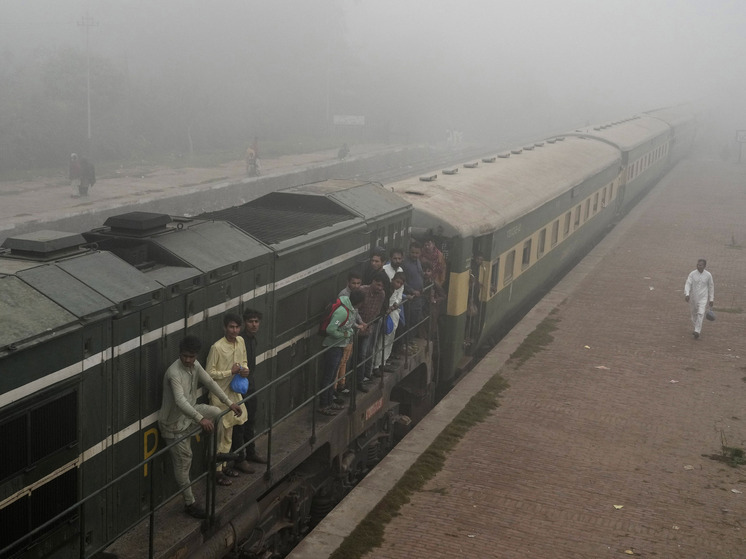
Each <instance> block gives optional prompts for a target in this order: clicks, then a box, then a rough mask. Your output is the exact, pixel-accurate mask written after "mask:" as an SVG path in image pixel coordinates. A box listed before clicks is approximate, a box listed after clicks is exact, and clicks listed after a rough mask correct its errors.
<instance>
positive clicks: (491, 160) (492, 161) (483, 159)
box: [482, 155, 497, 163]
mask: <svg viewBox="0 0 746 559" xmlns="http://www.w3.org/2000/svg"><path fill="white" fill-rule="evenodd" d="M496 160H497V157H495V156H494V155H493V156H492V157H483V158H482V161H484V162H485V163H494V162H495V161H496Z"/></svg>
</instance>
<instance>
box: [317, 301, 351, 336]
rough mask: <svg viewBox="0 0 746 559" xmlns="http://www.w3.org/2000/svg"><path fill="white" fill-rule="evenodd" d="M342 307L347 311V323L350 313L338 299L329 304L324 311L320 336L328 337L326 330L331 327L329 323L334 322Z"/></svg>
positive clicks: (320, 325)
mask: <svg viewBox="0 0 746 559" xmlns="http://www.w3.org/2000/svg"><path fill="white" fill-rule="evenodd" d="M340 306H341V307H342V308H344V310H345V311H347V318H345V322H347V320H348V319H349V318H350V311H349V310H348V309H347V307H345V306H343V305H342V301H341V300H340V299H337V300H336V301H334V302H333V303H329V304H328V305H327V306H326V308H325V309H324V318H323V320H322V321H321V324H319V331H318V334H319V336H326V329H327V328H328V327H329V323H330V322H331V321H332V316H334V312H335V311H336V310H337V309H338V308H339V307H340Z"/></svg>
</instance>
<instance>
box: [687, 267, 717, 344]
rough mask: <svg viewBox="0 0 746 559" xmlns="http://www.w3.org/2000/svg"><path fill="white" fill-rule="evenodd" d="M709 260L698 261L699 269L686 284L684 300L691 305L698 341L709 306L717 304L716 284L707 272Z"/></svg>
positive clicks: (690, 276)
mask: <svg viewBox="0 0 746 559" xmlns="http://www.w3.org/2000/svg"><path fill="white" fill-rule="evenodd" d="M705 266H707V260H705V259H704V258H700V259H699V260H697V269H696V270H692V272H691V273H690V274H689V277H687V278H686V283H685V284H684V299H685V300H686V302H687V303H689V306H690V309H691V313H692V324H694V332H692V335H693V336H694V339H695V340H696V339H698V338H699V335H700V333H701V332H702V319H703V318H704V317H705V312H706V310H707V305H708V304H709V306H710V308H712V306H713V305H714V304H715V282H714V281H713V279H712V274H710V272H708V271H706V270H705Z"/></svg>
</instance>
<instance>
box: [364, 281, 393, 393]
mask: <svg viewBox="0 0 746 559" xmlns="http://www.w3.org/2000/svg"><path fill="white" fill-rule="evenodd" d="M387 279H388V277H387V276H386V274H385V272H382V271H381V272H379V273H378V274H376V275H375V276H373V280H372V281H371V282H370V285H364V286H362V287H361V288H360V291H361V292H362V293H364V294H365V301H364V302H363V304H362V305H360V309H359V312H360V318H362V319H363V322H365V328H363V329H362V330H360V346H359V348H358V363H357V372H356V376H357V390H358V392H368V389H367V388H365V386H364V385H363V382H365V381H369V380H371V371H372V369H373V359H372V357H373V348H375V347H376V338H377V336H378V332H379V330H380V329H381V320H378V318H379V317H380V316H381V314H382V312H383V310H384V304H385V303H386V291H385V289H384V284H385V282H386V280H387Z"/></svg>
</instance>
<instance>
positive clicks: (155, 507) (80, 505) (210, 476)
mask: <svg viewBox="0 0 746 559" xmlns="http://www.w3.org/2000/svg"><path fill="white" fill-rule="evenodd" d="M410 301H411V299H408V300H406V301H403V302H402V306H403V305H404V304H406V303H408V302H410ZM385 316H386V314H385V313H382V314H381V315H379V316H378V317H376V319H374V320H373V321H372V322H371V323H370V324H376V328H380V326H381V325H382V321H383V319H384V318H385ZM427 320H429V317H425V318H424V319H423V320H422V321H420V322H418V323H417V324H415V325H412V326H409V325H408V330H411V329H413V328H414V327H416V326H419V325H420V324H423V323H424V322H426V321H427ZM408 334H409V332H405V333H404V334H402V335H401V336H399V338H395V339H397V340H398V339H401V338H402V337H405V336H407V335H408ZM353 343H354V344H355V345H354V347H353V362H355V363H356V360H355V359H354V358H355V357H356V355H357V349H358V345H359V342H358V340H357V337H354V338H353ZM332 347H335V346H326V347H324V348H323V349H322V350H321V351H319V352H317V353H315V354H314V355H312V356H310V357H309V358H307V359H306V360H304V361H303V362H301V363H299V364H298V365H296V366H294V367H293V368H291V369H289V370H288V371H287V372H285V373H283V374H282V375H280V376H279V377H277V378H275V379H273V380H272V381H271V382H270V383H268V384H267V385H265V386H263V387H261V388H259V389H257V390H255V391H254V392H252V393H251V394H249V395H247V396H246V397H245V398H243V399H242V400H240V401H239V402H238V403H239V404H243V403H246V402H248V401H249V400H251V399H252V398H258V397H259V395H260V394H262V393H264V392H265V391H271V390H272V389H273V388H275V387H276V385H277V384H279V383H280V382H281V381H283V380H285V379H287V378H289V377H291V376H293V375H295V374H297V373H298V371H299V370H301V369H302V368H303V367H305V366H306V365H308V364H309V363H311V362H312V361H315V363H316V368H315V374H314V380H315V381H316V382H315V383H314V386H317V387H318V360H319V358H321V357H322V356H323V355H324V354H325V353H326V352H327V351H329V350H330V349H331V348H332ZM382 348H383V345H382ZM373 358H374V355H373V353H371V355H370V356H369V357H368V358H367V359H366V360H365V361H364V362H363V363H358V364H357V366H356V367H353V368H352V370H351V371H348V372H347V373H346V374H345V379H347V377H348V376H349V375H356V374H357V367H359V366H363V364H364V363H367V362H368V360H371V359H373ZM405 363H407V356H406V353H405ZM382 382H383V376H382V377H381V383H382ZM336 383H337V379H336V377H335V378H334V379H332V383H331V384H329V385H327V386H324V387H321V388H320V389H318V390H317V391H316V392H315V393H313V394H312V395H311V396H309V397H308V398H306V399H304V400H303V402H301V403H300V404H299V405H298V406H296V407H295V408H293V409H292V410H290V412H288V413H287V414H285V415H283V416H282V417H280V418H279V419H276V418H274V417H273V411H274V410H273V409H272V405H271V398H270V405H269V407H268V416H269V417H268V420H269V421H268V426H267V427H266V428H265V429H263V430H262V431H261V432H260V433H255V435H254V437H253V438H252V439H251V440H250V441H247V442H245V443H244V444H243V445H242V446H241V447H240V448H239V449H237V450H238V451H241V450H243V449H245V448H246V447H247V446H248V445H249V444H251V443H253V442H256V441H257V439H259V438H260V437H261V436H262V435H265V434H266V435H267V447H268V452H267V469H266V473H265V475H268V473H269V471H270V470H271V441H272V434H273V431H274V429H275V427H277V426H278V425H280V424H282V423H283V422H284V421H285V420H287V419H288V418H289V417H291V416H292V415H294V414H295V413H297V412H298V411H300V410H301V409H303V408H304V407H305V406H306V405H308V404H309V403H311V402H313V408H314V410H313V411H314V412H315V405H316V401H317V399H318V396H319V395H320V394H321V393H322V392H323V391H324V390H327V389H328V388H330V387H331V386H334V385H335V384H336ZM356 386H357V383H354V385H353V387H355V388H356ZM355 388H353V390H352V400H351V402H350V409H351V410H354V409H355V404H356V400H357V391H356V390H355ZM228 413H232V411H231V410H230V409H229V408H228V409H226V410H224V411H222V412H221V413H220V414H219V415H218V416H217V417H215V418H214V419H213V422H214V423H215V424H216V425H218V422H219V421H221V420H222V418H223V417H224V416H225V415H227V414H228ZM202 431H203V430H202V428H201V427H200V426H195V427H194V428H193V429H191V430H189V431H188V432H187V433H186V434H184V435H182V436H181V437H179V438H178V439H176V440H174V441H173V442H172V443H171V444H169V445H167V446H165V447H164V448H162V449H161V450H159V451H157V452H155V453H154V454H152V455H150V456H149V457H148V458H146V459H144V460H142V461H141V462H139V463H138V464H137V465H135V466H133V467H131V468H130V469H128V470H127V471H126V472H124V473H122V474H120V475H119V476H118V477H116V478H114V479H112V480H110V481H109V482H107V483H106V484H105V485H103V486H102V487H99V488H98V489H96V490H94V491H93V492H92V493H90V494H89V495H87V496H85V497H83V498H82V499H80V500H79V501H77V502H75V503H74V504H72V505H70V506H69V507H68V508H66V509H65V510H64V511H62V512H60V513H58V514H57V515H55V516H54V517H52V518H51V519H49V520H47V521H46V522H45V523H43V524H41V525H40V526H37V527H36V528H34V529H33V530H31V531H30V532H28V533H27V534H24V535H23V536H22V537H20V538H18V539H17V540H15V541H14V542H12V543H10V544H8V545H7V546H5V547H4V548H2V549H0V556H3V555H4V554H5V553H7V552H9V551H10V550H12V549H14V548H16V547H17V546H19V545H21V544H23V543H24V542H25V541H27V540H29V539H31V538H33V537H35V536H38V535H40V534H42V533H43V532H44V531H46V530H47V529H48V528H50V527H52V526H53V525H55V524H56V523H57V522H59V521H60V520H62V519H63V518H64V517H66V516H67V515H69V514H71V513H73V512H75V511H77V512H78V515H79V518H80V528H81V529H80V530H79V533H78V549H79V556H80V558H81V559H86V558H87V557H92V556H94V555H96V554H97V553H99V552H101V551H103V550H104V549H105V548H106V547H108V546H109V545H111V544H112V543H113V542H115V541H116V540H117V539H119V538H120V537H121V536H122V535H123V534H125V533H126V532H128V531H129V530H131V529H132V528H134V527H135V526H137V525H138V524H140V523H141V522H142V521H144V520H146V519H149V520H150V527H149V536H148V557H150V558H152V557H153V556H154V551H155V550H154V537H155V513H156V512H158V511H159V510H160V509H161V508H163V507H164V506H166V505H167V504H168V503H169V501H171V499H173V498H174V497H176V496H178V495H180V494H181V493H182V491H183V490H182V489H181V488H179V489H178V490H177V491H175V492H173V493H170V494H169V495H168V496H166V497H164V498H163V499H162V501H161V502H160V503H159V504H155V503H154V502H153V495H154V493H155V492H154V483H155V481H154V478H155V475H154V472H155V469H154V468H153V467H152V464H153V463H154V461H155V460H156V459H158V458H160V457H161V456H163V455H164V454H166V453H167V452H170V449H171V448H172V447H173V446H175V445H176V444H178V443H180V442H182V441H183V440H185V439H189V438H191V437H193V436H194V435H197V434H198V433H201V432H202ZM216 433H217V430H215V431H213V432H212V433H209V439H208V449H209V452H208V459H207V463H208V468H207V470H206V471H205V472H203V473H201V474H199V475H198V476H197V477H196V478H194V479H192V480H191V481H190V487H191V486H194V485H195V484H197V483H199V482H200V481H202V480H203V479H205V478H207V480H208V483H207V487H206V489H207V496H206V500H207V507H206V509H207V510H208V511H209V515H208V519H207V522H208V524H210V525H212V524H213V523H214V521H215V489H216V482H215V467H214V466H215V456H216V455H217V437H216ZM315 433H316V414H315V413H314V414H312V420H311V437H310V439H311V441H312V442H315ZM146 466H150V467H151V472H152V474H151V479H150V491H149V497H150V506H149V511H148V512H147V513H144V514H141V515H140V516H138V518H137V519H136V520H134V521H133V522H132V523H131V524H129V525H128V526H127V527H126V528H123V529H121V530H118V531H117V533H116V534H115V535H112V536H111V537H110V538H108V539H107V540H106V541H105V542H104V543H103V544H102V545H100V546H99V547H97V548H95V549H93V550H91V551H90V552H89V553H86V549H85V541H84V539H85V530H84V529H83V527H84V526H85V516H86V513H85V508H84V507H85V505H86V504H87V503H88V502H89V501H91V500H93V499H94V498H96V497H98V496H99V495H101V494H102V493H103V492H105V491H107V490H108V489H110V488H111V487H114V486H115V485H116V484H118V483H120V482H121V481H123V480H124V479H125V478H126V477H127V476H129V475H131V474H133V473H135V472H137V471H139V470H140V469H141V468H144V467H146Z"/></svg>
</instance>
